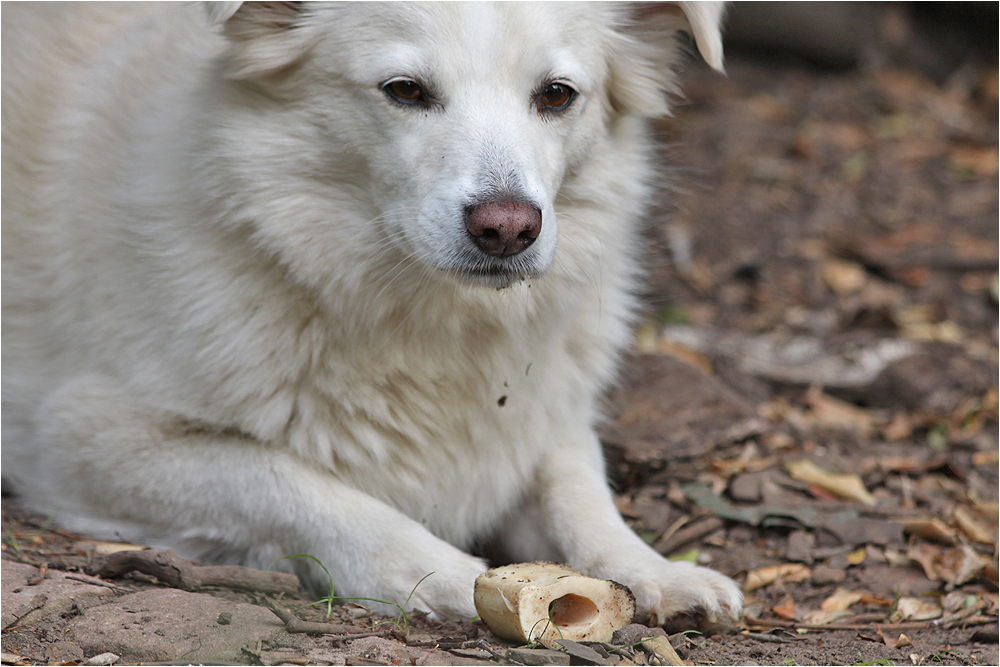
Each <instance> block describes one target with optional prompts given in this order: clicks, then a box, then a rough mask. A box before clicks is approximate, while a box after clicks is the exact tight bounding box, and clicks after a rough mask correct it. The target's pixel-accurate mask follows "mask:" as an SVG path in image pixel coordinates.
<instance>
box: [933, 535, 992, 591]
mask: <svg viewBox="0 0 1000 667" xmlns="http://www.w3.org/2000/svg"><path fill="white" fill-rule="evenodd" d="M987 562H988V561H987V559H986V558H984V557H983V556H980V555H979V554H978V553H977V552H976V550H975V549H973V548H972V547H970V546H969V545H967V544H963V545H962V546H960V547H957V548H955V549H949V550H948V551H946V552H945V553H944V554H943V555H942V556H941V558H939V559H938V572H939V573H940V576H941V577H942V578H943V579H944V580H945V581H946V582H947V584H948V586H949V587H951V588H954V587H955V586H961V585H962V584H964V583H967V582H969V581H972V580H973V579H975V578H976V577H977V576H978V575H979V573H980V572H982V571H983V568H985V567H986V563H987Z"/></svg>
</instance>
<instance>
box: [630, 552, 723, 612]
mask: <svg viewBox="0 0 1000 667" xmlns="http://www.w3.org/2000/svg"><path fill="white" fill-rule="evenodd" d="M623 574H624V575H625V576H623V579H625V580H624V581H622V580H621V579H619V580H618V581H621V583H624V584H626V585H628V586H629V588H631V589H632V593H633V594H634V595H635V599H636V606H637V607H638V608H639V611H640V613H645V614H648V615H649V617H650V619H651V622H653V621H655V623H656V624H657V625H664V624H666V623H667V622H668V621H669V620H670V619H672V618H677V617H693V618H696V619H698V620H699V621H700V622H701V625H702V626H703V627H705V626H707V627H726V626H731V625H733V624H735V623H736V622H737V621H738V620H739V618H740V613H741V611H742V608H743V593H742V592H741V591H740V588H739V586H738V585H737V584H736V582H735V581H733V580H732V579H730V578H729V577H727V576H725V575H723V574H720V573H718V572H716V571H715V570H710V569H708V568H707V567H700V566H697V565H694V564H692V563H686V562H670V561H667V560H664V559H657V560H655V561H648V560H645V559H643V561H642V562H639V563H635V564H633V565H632V566H631V567H629V568H627V569H626V571H625V572H624V573H623ZM620 576H621V575H620ZM611 578H614V577H611Z"/></svg>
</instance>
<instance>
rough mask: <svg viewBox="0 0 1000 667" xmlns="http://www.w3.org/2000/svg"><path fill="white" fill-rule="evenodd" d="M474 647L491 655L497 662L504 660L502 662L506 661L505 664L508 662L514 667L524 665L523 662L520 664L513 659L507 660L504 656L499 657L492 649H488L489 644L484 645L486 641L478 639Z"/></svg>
mask: <svg viewBox="0 0 1000 667" xmlns="http://www.w3.org/2000/svg"><path fill="white" fill-rule="evenodd" d="M476 647H477V648H481V649H483V650H484V651H486V652H487V653H489V654H490V655H492V656H493V657H494V658H496V659H497V660H504V661H506V662H510V663H513V664H515V665H524V664H525V663H523V662H520V661H518V660H515V659H514V658H509V657H507V656H505V655H501V654H500V653H497V652H496V651H494V650H493V649H492V648H491V647H490V645H489V644H487V643H486V640H485V639H480V640H478V641H477V642H476Z"/></svg>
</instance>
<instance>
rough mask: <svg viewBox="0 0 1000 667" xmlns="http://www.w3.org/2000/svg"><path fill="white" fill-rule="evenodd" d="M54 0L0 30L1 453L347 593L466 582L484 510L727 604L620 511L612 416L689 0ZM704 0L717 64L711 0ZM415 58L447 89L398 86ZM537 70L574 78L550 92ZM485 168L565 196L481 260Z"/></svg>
mask: <svg viewBox="0 0 1000 667" xmlns="http://www.w3.org/2000/svg"><path fill="white" fill-rule="evenodd" d="M40 4H41V6H38V5H34V4H31V5H28V6H19V5H11V6H9V7H5V8H4V13H3V21H4V26H3V39H2V43H3V87H4V93H3V94H4V97H3V114H4V115H3V133H4V135H3V137H4V138H3V141H4V144H3V161H4V162H3V205H4V222H3V252H4V258H3V307H4V332H3V333H4V336H3V438H4V447H3V473H4V476H5V480H6V481H7V482H9V483H11V484H13V486H14V488H15V489H16V490H17V491H18V492H19V493H20V494H21V495H22V496H23V498H24V499H25V500H26V501H27V502H29V503H30V504H32V505H33V506H35V507H37V508H39V509H41V510H42V511H45V512H51V513H53V514H55V515H56V517H57V519H58V520H59V521H60V522H61V523H63V524H64V525H66V526H69V527H72V528H75V529H78V530H81V531H89V532H94V533H100V534H103V535H109V536H110V535H120V536H122V537H125V538H126V539H131V540H136V541H149V542H151V543H154V544H157V545H164V546H171V547H173V548H175V549H177V550H178V551H180V552H182V553H185V554H188V555H191V556H196V557H202V558H210V559H214V560H221V561H242V562H246V563H250V564H256V565H267V564H268V563H269V562H271V561H272V560H273V559H275V558H277V557H279V556H284V555H289V554H299V553H308V554H311V555H313V556H315V557H317V558H319V559H320V560H321V561H322V562H323V563H324V564H325V565H326V567H327V568H329V570H330V572H331V573H332V574H333V577H334V580H335V582H336V585H337V593H338V594H340V595H347V596H364V597H374V598H379V599H382V600H386V601H389V602H397V603H402V602H403V601H404V600H405V599H406V598H407V596H408V595H409V594H410V591H411V590H412V589H413V587H414V586H415V585H416V584H417V582H418V581H419V580H420V579H421V578H422V577H424V576H425V575H427V574H428V573H431V572H433V573H434V574H433V575H432V576H430V577H429V578H427V579H426V581H424V582H423V583H422V584H420V586H419V587H417V589H416V592H415V593H414V595H413V597H412V599H411V607H414V608H418V609H424V610H427V611H430V612H432V613H434V614H437V615H439V616H443V617H447V616H465V617H471V616H473V615H474V614H475V610H474V608H473V604H472V583H473V580H474V579H475V577H476V576H477V575H478V574H479V573H480V572H481V571H483V569H484V567H485V566H484V563H483V561H481V560H480V559H478V558H475V557H473V556H471V555H469V554H468V553H467V552H466V550H468V549H470V548H474V547H477V546H483V545H486V544H491V545H492V547H493V548H494V549H496V550H497V551H498V552H499V553H502V554H505V555H506V557H508V558H511V559H516V560H533V559H539V558H550V559H558V560H563V561H566V562H568V563H569V564H571V565H572V566H574V567H576V568H578V569H580V570H581V571H583V572H586V573H589V574H592V575H596V576H600V577H607V578H611V579H615V580H617V581H620V582H622V583H624V584H627V585H628V586H630V587H631V588H632V590H633V591H634V592H635V595H636V597H637V599H638V601H639V604H640V605H641V606H642V607H643V608H644V609H645V610H646V611H649V612H652V613H653V614H655V615H657V616H658V617H659V618H660V619H661V620H662V619H665V618H666V617H668V616H670V615H672V614H675V613H678V612H684V611H689V610H693V609H699V608H700V609H701V610H703V611H705V612H707V615H708V616H709V618H710V619H715V620H718V619H722V618H723V617H726V616H735V615H736V614H738V612H739V609H740V593H739V591H738V589H737V587H736V586H735V585H734V584H733V582H732V581H730V580H729V579H727V578H725V577H723V576H721V575H719V574H717V573H715V572H712V571H710V570H706V569H703V568H694V567H692V566H690V565H688V564H671V563H668V562H667V561H665V560H664V559H662V558H661V557H660V556H659V555H657V554H656V553H655V552H654V551H653V550H651V549H650V548H649V547H647V546H646V545H645V544H644V543H643V542H642V541H641V540H640V539H639V538H638V537H636V535H635V534H634V533H633V532H632V531H631V530H630V529H629V528H628V527H627V526H626V525H625V524H624V523H623V522H622V520H621V518H620V516H619V515H618V513H617V511H616V510H615V506H614V504H613V501H612V495H611V492H610V491H609V489H608V487H607V485H606V483H605V474H604V463H603V459H602V454H601V448H600V443H599V442H598V439H597V437H596V435H595V434H594V431H593V424H594V422H595V421H596V420H597V419H598V418H599V414H598V412H597V408H596V405H597V402H598V400H599V396H600V394H601V391H602V389H603V388H604V387H605V386H606V385H607V383H608V382H609V381H611V380H612V379H613V377H614V373H615V365H616V360H617V357H618V355H619V353H620V351H621V350H622V349H623V348H624V347H626V346H627V344H628V341H629V336H630V322H631V319H632V315H633V312H634V309H635V299H634V298H633V296H632V292H633V288H634V284H635V281H636V275H637V267H636V261H635V255H636V252H635V245H636V243H637V229H638V226H639V222H640V220H641V219H642V216H643V213H644V209H645V205H646V203H647V200H648V198H649V193H650V190H651V180H652V178H653V176H654V172H653V169H652V167H651V162H650V154H651V150H650V148H649V141H648V139H647V130H646V127H645V120H644V118H645V117H647V116H651V115H656V114H661V113H664V112H666V111H667V107H666V99H665V98H666V93H667V92H668V91H670V90H671V89H672V74H671V69H670V66H671V65H672V63H673V62H674V59H675V52H676V50H677V48H676V46H675V43H674V34H675V32H676V31H677V30H678V29H688V25H687V23H685V19H684V17H683V15H682V14H680V13H679V12H676V11H675V12H671V11H669V10H667V11H665V12H659V13H658V15H656V16H652V15H651V14H650V13H649V12H648V11H646V10H644V11H643V12H640V13H639V15H640V16H642V17H643V18H642V20H641V23H636V22H635V21H633V17H631V16H630V14H629V13H630V11H631V8H630V7H628V6H626V5H620V4H612V5H599V4H584V5H582V6H581V5H575V4H571V3H554V4H551V5H535V4H522V3H511V4H501V5H493V4H486V3H482V4H480V3H473V4H468V5H466V4H460V3H443V4H433V5H421V4H415V3H400V4H390V5H378V4H374V3H361V4H358V5H344V4H337V3H332V4H329V5H327V4H325V3H316V4H306V5H305V7H304V9H295V7H294V6H293V5H291V4H286V3H261V4H252V5H244V6H243V7H241V8H239V9H237V7H236V6H235V5H234V4H233V3H228V4H227V5H223V6H219V7H210V8H209V11H208V12H205V11H204V10H203V9H201V8H199V7H197V6H191V5H176V4H175V5H168V6H165V7H164V6H159V5H153V4H146V3H138V4H137V5H135V6H132V5H121V4H117V3H115V4H109V5H100V4H98V5H82V6H77V5H73V4H67V5H60V6H50V5H47V3H40ZM684 4H685V5H688V3H684ZM686 9H687V11H688V12H689V13H691V15H692V17H693V18H692V19H691V21H692V24H694V28H693V31H694V33H695V34H696V35H697V37H698V39H699V41H700V42H702V43H703V48H705V49H707V51H706V53H707V54H709V55H710V58H713V59H714V61H713V63H712V64H713V65H717V66H719V65H721V50H720V49H719V48H718V19H719V11H717V10H715V9H713V8H702V9H697V10H692V9H691V8H690V6H687V7H686ZM210 17H213V18H210ZM213 19H214V20H215V21H217V22H219V24H218V25H213V24H212V20H213ZM706 45H707V46H706ZM398 76H405V77H419V78H421V79H423V80H425V81H429V82H432V83H433V87H434V91H435V94H436V95H437V97H438V104H437V105H436V106H434V107H433V108H429V109H423V108H409V107H406V108H404V107H402V106H400V105H399V104H397V103H393V102H392V101H390V100H389V98H388V97H387V96H386V94H385V93H384V92H383V91H382V90H381V89H380V85H381V84H382V83H384V82H385V81H387V80H390V79H392V78H393V77H398ZM550 80H559V81H563V82H567V83H569V84H571V85H572V87H574V88H575V89H576V90H577V91H578V92H579V97H578V98H577V99H576V101H575V103H574V104H573V106H572V107H570V109H569V110H568V111H566V112H563V113H562V114H556V115H551V116H544V115H543V114H541V113H540V112H539V111H538V109H537V108H536V105H535V103H534V102H533V101H532V100H533V97H532V95H533V94H534V93H535V91H536V90H537V89H538V88H539V86H541V85H543V84H544V83H545V82H546V81H550ZM498 192H500V193H508V194H510V193H513V194H515V195H516V196H517V197H520V198H522V199H524V200H528V201H531V202H533V203H534V204H535V205H537V207H538V209H539V210H541V212H542V219H543V225H542V231H541V233H540V235H539V237H538V239H537V241H536V242H535V243H534V244H533V245H532V246H531V247H530V248H528V249H527V250H525V251H524V252H523V253H521V254H520V255H517V256H516V257H514V258H512V259H511V260H510V261H506V260H505V261H504V262H494V264H499V265H500V269H499V270H498V271H497V272H494V274H492V275H486V276H479V277H477V276H476V275H474V273H473V272H472V271H473V270H474V269H475V268H476V267H477V266H480V265H481V264H482V263H483V262H487V263H489V262H490V261H493V260H490V259H489V258H485V259H484V256H483V254H482V253H479V252H478V251H477V250H476V248H475V247H474V245H473V244H472V243H471V241H470V239H469V237H468V234H467V232H466V230H465V223H464V221H463V220H464V218H463V215H464V213H463V212H464V210H465V207H466V206H469V205H472V204H474V203H476V202H478V201H483V200H484V199H488V198H489V197H490V196H493V195H496V193H498ZM295 567H296V569H297V570H298V571H299V573H300V574H302V575H303V576H304V577H306V579H307V580H309V581H310V582H311V583H313V584H314V585H317V586H318V587H320V588H321V587H322V586H323V585H324V584H325V583H326V582H325V581H324V578H323V576H322V573H321V572H320V571H319V570H318V569H317V568H315V567H313V566H311V565H310V564H309V563H308V562H306V561H298V562H297V564H296V565H295Z"/></svg>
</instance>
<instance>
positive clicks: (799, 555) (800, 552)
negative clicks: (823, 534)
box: [785, 530, 816, 563]
mask: <svg viewBox="0 0 1000 667" xmlns="http://www.w3.org/2000/svg"><path fill="white" fill-rule="evenodd" d="M814 548H816V536H815V535H813V534H812V533H810V532H809V531H807V530H793V531H792V532H791V533H789V535H788V547H787V548H786V549H785V558H787V559H788V560H791V561H796V562H798V563H811V562H812V561H813V555H812V554H813V549H814Z"/></svg>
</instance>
